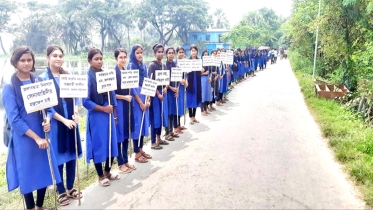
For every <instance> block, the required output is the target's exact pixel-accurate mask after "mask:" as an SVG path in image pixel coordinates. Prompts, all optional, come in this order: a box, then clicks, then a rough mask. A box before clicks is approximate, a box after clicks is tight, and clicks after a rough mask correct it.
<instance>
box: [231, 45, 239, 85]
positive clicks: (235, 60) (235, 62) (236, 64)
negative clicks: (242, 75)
mask: <svg viewBox="0 0 373 210" xmlns="http://www.w3.org/2000/svg"><path fill="white" fill-rule="evenodd" d="M239 63H240V60H239V54H238V52H235V53H234V57H233V68H232V70H233V81H234V83H235V84H237V79H238V74H239V73H238V69H239Z"/></svg>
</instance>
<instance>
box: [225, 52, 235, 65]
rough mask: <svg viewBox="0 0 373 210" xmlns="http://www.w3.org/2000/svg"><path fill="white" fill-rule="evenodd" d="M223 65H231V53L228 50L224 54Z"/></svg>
mask: <svg viewBox="0 0 373 210" xmlns="http://www.w3.org/2000/svg"><path fill="white" fill-rule="evenodd" d="M224 63H225V64H229V65H233V51H231V50H228V51H227V52H226V54H225V62H224Z"/></svg>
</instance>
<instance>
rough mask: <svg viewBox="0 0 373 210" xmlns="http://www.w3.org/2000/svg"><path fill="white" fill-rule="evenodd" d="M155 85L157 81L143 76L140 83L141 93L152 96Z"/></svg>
mask: <svg viewBox="0 0 373 210" xmlns="http://www.w3.org/2000/svg"><path fill="white" fill-rule="evenodd" d="M157 86H158V83H157V81H155V80H152V79H149V78H144V82H143V83H142V87H141V94H143V95H147V96H152V97H154V96H155V91H156V90H157Z"/></svg>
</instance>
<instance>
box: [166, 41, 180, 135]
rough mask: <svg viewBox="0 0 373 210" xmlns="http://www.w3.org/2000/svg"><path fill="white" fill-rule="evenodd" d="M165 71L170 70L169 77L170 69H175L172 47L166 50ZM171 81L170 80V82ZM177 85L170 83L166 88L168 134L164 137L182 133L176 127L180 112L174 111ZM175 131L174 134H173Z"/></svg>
mask: <svg viewBox="0 0 373 210" xmlns="http://www.w3.org/2000/svg"><path fill="white" fill-rule="evenodd" d="M166 56H167V61H166V69H167V70H170V77H171V74H172V68H175V67H176V63H175V62H174V58H175V49H174V48H173V47H169V48H167V49H166ZM170 81H171V80H170ZM179 83H180V82H172V81H171V82H170V85H169V86H168V88H167V101H168V132H166V135H167V134H169V135H171V136H177V134H182V133H183V132H182V131H181V130H179V129H177V127H178V120H179V119H178V117H177V116H178V115H179V114H178V113H179V112H180V110H178V109H176V106H178V104H177V103H176V102H178V101H177V100H176V99H177V98H178V97H179V95H178V94H179ZM173 130H175V133H176V134H175V133H174V132H173Z"/></svg>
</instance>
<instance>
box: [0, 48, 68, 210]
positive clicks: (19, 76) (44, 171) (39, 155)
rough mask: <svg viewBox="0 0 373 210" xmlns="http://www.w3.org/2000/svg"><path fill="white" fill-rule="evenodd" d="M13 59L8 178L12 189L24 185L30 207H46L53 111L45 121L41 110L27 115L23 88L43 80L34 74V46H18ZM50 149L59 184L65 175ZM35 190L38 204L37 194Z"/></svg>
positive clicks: (6, 97)
mask: <svg viewBox="0 0 373 210" xmlns="http://www.w3.org/2000/svg"><path fill="white" fill-rule="evenodd" d="M10 62H11V64H12V65H13V66H14V68H15V69H16V72H15V73H14V74H13V75H12V77H11V81H10V83H9V84H6V85H5V86H4V89H3V93H2V101H3V104H4V108H5V113H6V115H7V117H8V120H9V124H10V125H11V130H10V137H9V138H10V142H9V145H8V157H7V162H6V181H7V184H8V190H9V191H12V190H14V189H16V188H18V187H19V188H20V192H21V194H22V195H23V196H24V198H25V203H26V208H27V209H35V208H36V209H42V208H43V204H44V197H45V192H46V190H47V187H48V186H49V185H52V184H53V180H52V175H51V171H50V168H49V161H48V155H47V151H46V149H47V148H48V147H49V143H48V141H47V140H46V139H45V132H49V131H50V119H51V113H50V110H49V111H48V116H47V117H46V119H45V121H44V119H43V114H42V113H41V112H33V113H30V114H27V112H26V109H25V106H24V101H23V98H22V92H21V87H22V86H24V85H27V84H31V83H35V82H37V81H41V80H42V79H41V78H40V77H36V76H34V75H32V74H31V72H34V71H35V56H34V53H33V52H32V51H31V49H30V48H29V47H27V46H20V47H17V48H16V49H15V50H14V52H13V55H12V57H11V59H10ZM50 152H51V162H52V165H53V171H54V175H55V178H56V183H60V182H61V176H60V174H59V172H58V167H57V166H58V165H57V161H56V158H55V156H54V152H53V149H51V150H50ZM35 190H36V196H37V197H36V203H35V201H34V195H33V191H35Z"/></svg>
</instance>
